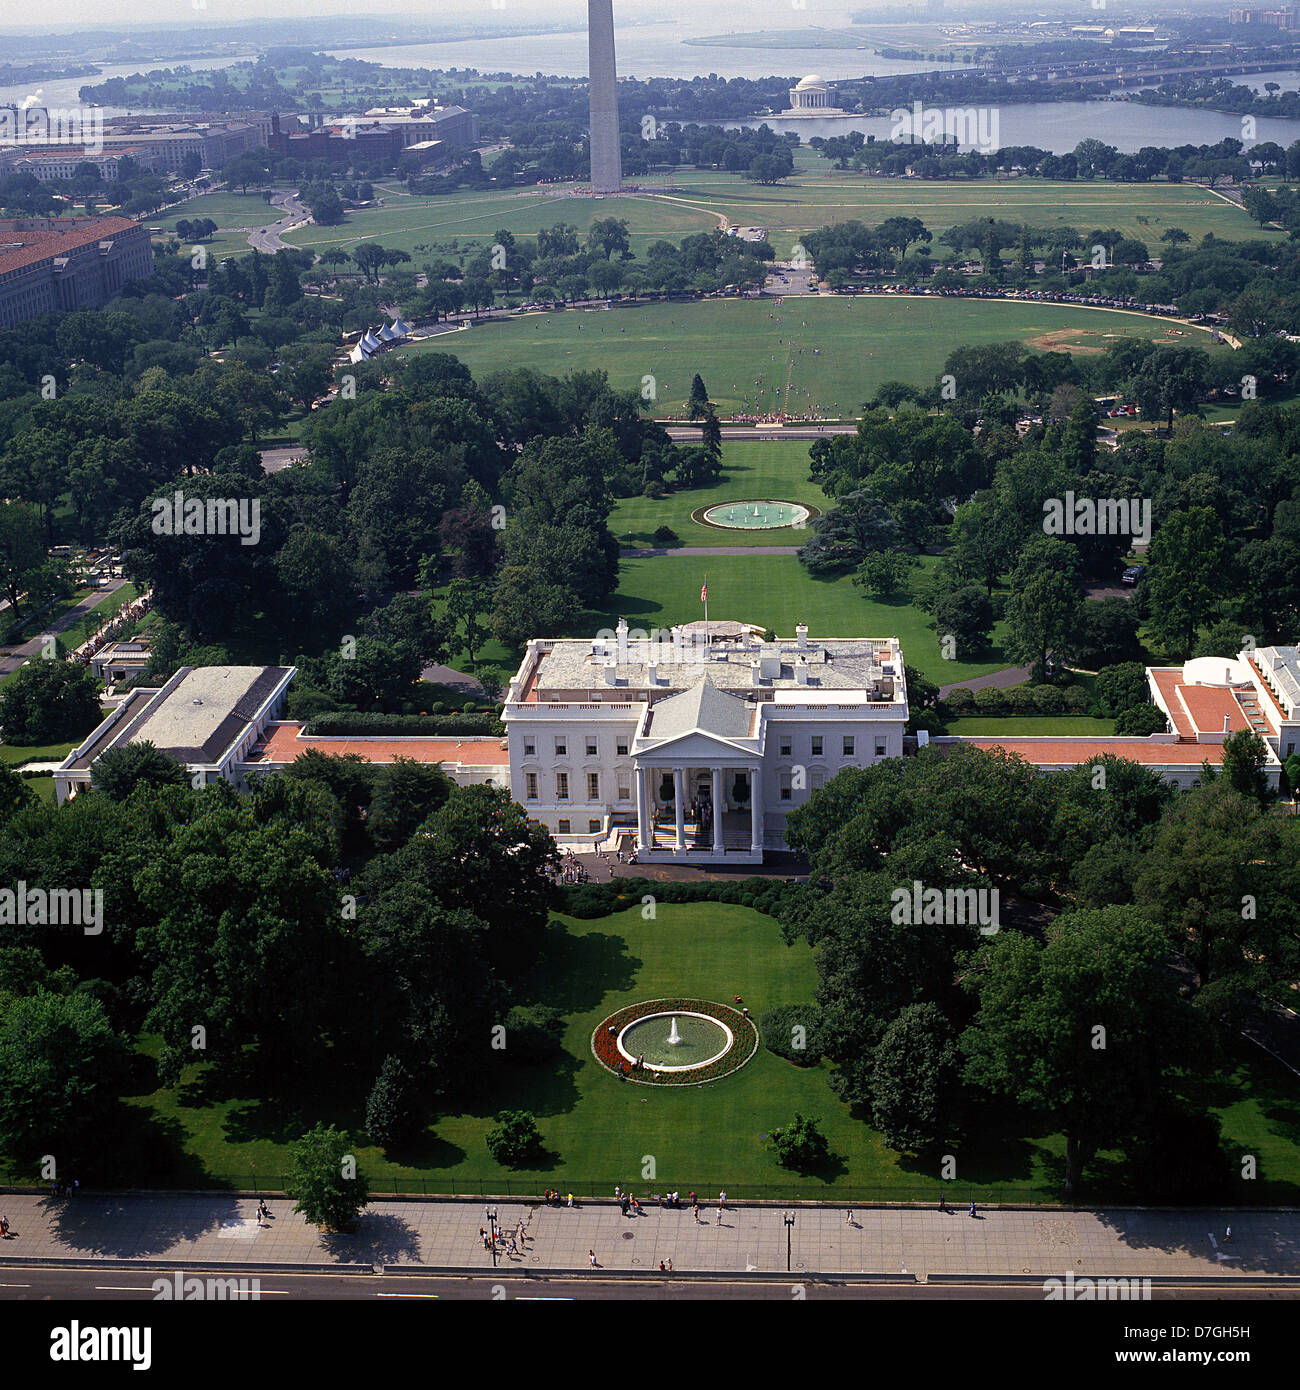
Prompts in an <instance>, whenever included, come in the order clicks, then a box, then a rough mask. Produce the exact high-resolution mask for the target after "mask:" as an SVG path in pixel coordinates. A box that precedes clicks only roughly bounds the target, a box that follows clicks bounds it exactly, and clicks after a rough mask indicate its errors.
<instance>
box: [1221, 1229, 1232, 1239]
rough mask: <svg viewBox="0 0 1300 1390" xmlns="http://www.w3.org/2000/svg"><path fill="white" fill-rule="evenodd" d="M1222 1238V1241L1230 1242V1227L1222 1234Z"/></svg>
mask: <svg viewBox="0 0 1300 1390" xmlns="http://www.w3.org/2000/svg"><path fill="white" fill-rule="evenodd" d="M1223 1238H1224V1240H1231V1239H1232V1227H1231V1226H1229V1227H1228V1229H1227V1230H1226V1231H1225V1232H1224V1233H1223Z"/></svg>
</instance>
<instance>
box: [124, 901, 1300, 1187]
mask: <svg viewBox="0 0 1300 1390" xmlns="http://www.w3.org/2000/svg"><path fill="white" fill-rule="evenodd" d="M815 984H816V973H815V967H814V961H813V956H812V952H811V950H810V949H809V948H808V946H807V945H806V944H804V943H803V942H799V943H796V944H795V945H793V946H789V947H787V946H785V945H784V944H783V943H782V940H781V934H780V929H779V927H778V926H777V924H776V922H775V921H773V920H772V919H771V918H768V917H764V916H762V915H761V914H759V913H756V912H753V911H752V910H750V909H748V908H744V907H739V906H731V905H725V904H717V903H699V904H681V905H672V904H662V905H660V906H659V908H658V911H657V914H656V919H655V920H654V921H645V920H643V918H642V915H641V909H640V906H639V905H636V906H633V907H631V908H630V909H628V910H626V911H623V912H619V913H615V914H614V915H612V916H609V917H605V918H601V919H598V920H595V921H578V920H576V919H573V918H557V919H555V920H554V922H553V925H552V928H551V932H550V936H549V941H548V946H547V950H546V954H545V956H544V958H543V960H542V962H541V963H540V966H539V968H538V969H537V970H536V971H535V972H534V974H533V976H532V977H531V986H532V995H533V1000H534V1001H535V1002H545V1003H548V1004H551V1005H553V1006H554V1007H557V1008H559V1009H560V1010H561V1011H562V1012H563V1013H564V1014H565V1015H566V1018H567V1025H566V1029H565V1033H564V1038H563V1049H564V1051H563V1054H562V1055H561V1056H560V1057H559V1058H558V1060H555V1061H552V1062H549V1063H545V1062H544V1063H532V1064H526V1063H519V1064H517V1065H515V1066H511V1065H510V1063H509V1062H508V1061H507V1060H505V1058H504V1056H503V1057H502V1059H501V1062H500V1070H499V1071H498V1073H497V1075H496V1076H495V1077H493V1078H492V1079H490V1080H489V1081H488V1082H487V1083H486V1084H485V1086H484V1095H483V1099H482V1102H481V1103H480V1104H476V1105H473V1106H470V1107H468V1108H466V1109H463V1110H460V1111H458V1112H455V1113H448V1114H444V1115H440V1116H438V1117H437V1118H436V1119H435V1120H434V1122H433V1124H432V1125H431V1127H430V1129H429V1131H426V1133H425V1134H424V1135H423V1136H422V1137H421V1138H420V1139H419V1140H417V1141H416V1142H415V1143H414V1144H412V1145H411V1146H410V1147H409V1148H408V1149H405V1150H403V1151H401V1152H400V1153H399V1152H392V1153H382V1152H380V1151H379V1150H377V1149H375V1148H373V1147H367V1146H364V1145H362V1146H359V1147H358V1148H357V1150H356V1152H357V1156H358V1162H359V1166H360V1168H361V1170H362V1172H363V1173H364V1174H365V1175H366V1176H367V1178H368V1179H369V1181H370V1184H371V1188H372V1190H373V1191H376V1192H392V1191H411V1190H417V1191H418V1190H420V1188H421V1187H422V1186H423V1187H424V1188H426V1189H427V1190H429V1191H433V1192H439V1191H441V1192H447V1191H461V1192H465V1191H479V1190H481V1191H484V1192H488V1193H501V1192H503V1191H507V1190H514V1191H532V1192H536V1191H540V1189H541V1188H542V1187H545V1186H546V1185H548V1184H550V1185H552V1186H557V1187H559V1188H560V1190H561V1191H570V1190H571V1191H573V1192H575V1193H576V1194H577V1195H578V1196H579V1197H586V1196H589V1195H592V1194H593V1193H598V1194H607V1193H608V1192H610V1191H612V1190H613V1185H614V1184H615V1183H621V1184H623V1185H624V1186H628V1185H633V1186H634V1187H635V1189H636V1190H637V1191H640V1192H647V1191H658V1190H662V1189H665V1188H674V1187H676V1188H680V1189H681V1190H682V1191H689V1190H690V1189H692V1188H694V1189H697V1190H699V1191H706V1190H711V1189H716V1188H718V1187H726V1189H727V1190H728V1192H729V1193H730V1194H731V1195H732V1196H733V1197H735V1198H738V1199H743V1198H746V1197H753V1196H764V1195H767V1196H775V1195H778V1194H779V1195H784V1194H786V1193H789V1194H790V1195H791V1196H798V1197H802V1198H816V1197H818V1196H822V1197H825V1198H828V1199H831V1200H834V1199H836V1198H840V1197H846V1196H856V1197H857V1198H858V1199H861V1197H862V1196H864V1195H870V1196H876V1197H879V1198H882V1199H889V1198H893V1199H896V1200H908V1199H912V1200H932V1199H933V1196H934V1186H933V1176H932V1174H933V1163H932V1162H931V1161H930V1160H918V1159H913V1158H910V1157H908V1156H905V1155H900V1154H897V1153H895V1152H893V1151H892V1150H890V1149H888V1148H886V1147H885V1145H884V1143H883V1141H882V1140H881V1138H880V1136H879V1135H878V1134H876V1133H875V1132H874V1131H872V1130H871V1129H870V1128H869V1127H868V1126H867V1125H866V1124H865V1123H864V1121H863V1118H862V1117H861V1116H860V1115H857V1114H855V1113H852V1112H851V1111H850V1109H849V1107H848V1106H846V1105H845V1104H844V1103H843V1102H842V1101H840V1100H839V1099H837V1097H836V1096H835V1095H834V1093H833V1092H832V1091H831V1089H830V1086H829V1084H828V1082H829V1075H830V1070H831V1069H830V1066H829V1064H828V1063H825V1062H823V1063H822V1064H820V1065H819V1066H817V1067H811V1068H798V1067H795V1066H793V1065H791V1064H790V1063H788V1062H785V1061H783V1060H781V1059H779V1058H777V1057H776V1056H774V1055H773V1054H771V1053H770V1052H768V1051H767V1050H766V1049H765V1048H762V1047H760V1049H759V1051H758V1053H757V1054H756V1055H755V1057H754V1059H753V1060H752V1061H751V1062H750V1063H749V1064H748V1065H747V1066H746V1067H744V1068H743V1069H742V1070H741V1071H739V1072H737V1073H735V1074H733V1075H732V1076H730V1077H727V1078H725V1079H723V1080H722V1081H719V1082H716V1083H713V1084H710V1085H707V1086H701V1087H698V1088H697V1087H672V1088H650V1087H646V1086H638V1085H630V1084H627V1083H624V1082H620V1081H618V1080H617V1079H616V1078H615V1077H614V1076H612V1075H611V1074H610V1073H609V1072H607V1071H605V1070H604V1068H602V1067H601V1066H600V1065H599V1064H598V1063H597V1062H596V1061H595V1060H594V1058H593V1057H592V1056H591V1052H590V1039H591V1034H592V1031H593V1029H594V1028H595V1027H596V1025H597V1024H598V1023H599V1022H600V1021H601V1019H603V1018H604V1017H605V1016H606V1015H608V1014H610V1013H612V1012H613V1011H614V1010H616V1009H618V1008H621V1007H622V1006H623V1005H625V1004H630V1003H633V1002H636V1001H637V1000H642V999H655V998H662V997H666V996H671V995H687V996H696V997H703V998H709V999H716V1000H721V1001H730V1000H731V999H732V997H733V996H734V995H737V994H739V995H740V996H741V997H742V999H743V1000H744V1003H745V1004H746V1006H747V1007H748V1008H749V1009H750V1011H751V1014H752V1015H753V1016H754V1017H755V1018H756V1019H758V1018H761V1017H762V1015H763V1014H764V1013H766V1012H767V1011H768V1010H769V1009H771V1008H774V1007H776V1006H777V1005H780V1004H798V1003H801V1002H804V1001H806V1000H808V999H810V998H811V997H812V994H813V990H814V988H815ZM155 1050H156V1040H151V1041H149V1042H147V1043H146V1044H145V1045H144V1047H143V1048H142V1051H143V1052H144V1053H150V1054H151V1053H153V1052H154V1051H155ZM140 1060H141V1066H140V1067H139V1068H138V1072H139V1075H140V1077H141V1082H142V1083H143V1082H144V1081H145V1076H146V1074H147V1070H148V1068H147V1066H146V1065H145V1058H144V1057H143V1056H142V1057H141V1059H140ZM206 1072H207V1068H206V1067H204V1066H196V1067H190V1068H187V1069H186V1073H185V1077H184V1081H183V1084H182V1086H181V1087H180V1088H178V1089H177V1090H176V1091H151V1090H149V1089H148V1088H147V1084H146V1085H145V1088H144V1089H142V1090H141V1091H139V1092H138V1093H135V1094H133V1096H132V1097H131V1099H130V1102H129V1103H130V1105H131V1106H132V1107H133V1108H136V1109H137V1110H138V1111H139V1112H140V1113H139V1118H140V1120H141V1125H142V1129H143V1130H144V1131H146V1135H147V1137H148V1138H149V1139H150V1142H151V1147H150V1148H149V1150H148V1152H147V1156H146V1157H145V1158H144V1162H145V1163H146V1170H147V1171H148V1173H149V1181H150V1183H162V1184H163V1185H189V1184H194V1185H212V1184H213V1183H216V1182H224V1183H227V1184H230V1185H233V1186H239V1187H244V1188H249V1187H253V1188H256V1187H262V1188H266V1187H278V1186H279V1182H280V1178H281V1176H282V1175H283V1174H284V1173H285V1171H286V1170H287V1166H288V1147H289V1144H290V1143H292V1141H293V1140H294V1139H295V1138H296V1137H297V1136H298V1134H300V1133H301V1132H302V1131H303V1130H304V1129H306V1128H308V1127H310V1126H311V1125H312V1124H313V1123H315V1121H316V1120H317V1119H327V1120H330V1121H333V1122H335V1123H338V1124H340V1125H342V1126H344V1127H346V1128H349V1129H350V1130H352V1131H353V1132H355V1131H356V1129H357V1128H358V1127H359V1124H360V1120H361V1114H362V1110H363V1101H364V1088H354V1087H353V1086H351V1085H350V1084H343V1083H342V1081H341V1073H340V1074H335V1073H333V1072H331V1075H330V1076H329V1077H321V1078H319V1079H316V1080H314V1081H313V1082H312V1083H311V1087H312V1089H311V1091H310V1093H308V1092H307V1091H303V1092H300V1093H296V1094H294V1095H292V1096H286V1097H283V1098H280V1099H277V1100H275V1101H260V1100H257V1099H255V1098H253V1097H252V1096H251V1095H249V1096H244V1095H238V1094H236V1095H232V1094H229V1093H218V1092H217V1091H216V1089H215V1087H213V1086H210V1085H209V1081H208V1078H207V1077H206V1075H205V1074H206ZM356 1090H359V1091H360V1095H358V1094H355V1093H354V1091H356ZM1198 1098H1199V1099H1200V1101H1201V1103H1203V1104H1204V1105H1206V1106H1207V1107H1209V1108H1213V1109H1215V1110H1216V1112H1217V1113H1219V1114H1221V1115H1222V1116H1223V1117H1224V1139H1225V1145H1226V1147H1227V1148H1228V1149H1229V1151H1230V1152H1237V1151H1238V1149H1237V1147H1235V1146H1238V1145H1243V1144H1244V1145H1245V1147H1244V1148H1242V1149H1241V1150H1240V1151H1242V1152H1250V1153H1254V1154H1256V1155H1258V1156H1259V1162H1260V1177H1261V1179H1262V1181H1259V1182H1257V1183H1251V1184H1249V1187H1250V1188H1251V1189H1252V1191H1251V1192H1250V1193H1249V1194H1247V1195H1248V1196H1250V1197H1251V1198H1254V1199H1256V1200H1261V1201H1266V1200H1269V1199H1270V1197H1272V1198H1274V1199H1282V1198H1284V1197H1285V1198H1289V1199H1293V1198H1294V1196H1295V1195H1296V1193H1297V1188H1296V1186H1295V1176H1296V1173H1297V1158H1298V1157H1300V1155H1298V1154H1297V1148H1296V1145H1297V1140H1298V1139H1300V1135H1298V1134H1297V1126H1296V1123H1295V1119H1294V1109H1293V1108H1291V1104H1292V1103H1293V1099H1294V1086H1293V1084H1292V1083H1291V1079H1290V1078H1289V1077H1288V1076H1287V1074H1286V1073H1285V1072H1283V1070H1282V1068H1281V1067H1280V1066H1278V1065H1277V1064H1276V1063H1273V1062H1271V1060H1270V1059H1269V1058H1268V1057H1267V1056H1265V1055H1264V1054H1263V1053H1261V1052H1245V1051H1244V1044H1243V1045H1242V1050H1241V1052H1240V1055H1234V1056H1232V1057H1231V1058H1230V1060H1229V1063H1228V1065H1227V1066H1226V1067H1225V1069H1224V1070H1222V1071H1221V1072H1218V1073H1216V1074H1215V1075H1213V1076H1211V1077H1208V1078H1206V1080H1205V1082H1204V1083H1203V1085H1202V1087H1201V1093H1200V1095H1199V1097H1198ZM502 1108H512V1109H513V1108H519V1109H526V1110H529V1111H531V1112H532V1113H533V1114H534V1115H536V1117H537V1121H538V1125H539V1127H540V1129H541V1132H542V1137H543V1141H544V1144H545V1146H546V1149H547V1151H548V1158H547V1161H546V1162H545V1163H544V1164H541V1165H539V1166H538V1167H537V1168H535V1169H524V1170H517V1171H515V1170H507V1169H504V1168H502V1167H501V1166H500V1165H499V1164H497V1163H496V1161H495V1160H494V1159H492V1158H491V1156H490V1155H489V1154H488V1152H487V1148H486V1144H485V1142H484V1140H485V1136H486V1134H487V1131H488V1130H489V1129H490V1128H491V1127H492V1125H493V1123H494V1119H493V1117H494V1116H495V1113H496V1112H497V1111H498V1110H499V1109H502ZM796 1110H797V1111H800V1112H801V1113H803V1114H805V1115H810V1116H812V1117H814V1118H815V1119H817V1120H818V1121H819V1123H820V1125H821V1128H822V1130H823V1132H824V1133H825V1134H826V1136H827V1139H828V1140H829V1145H830V1151H831V1154H832V1156H833V1161H832V1164H831V1167H830V1168H829V1169H828V1170H827V1171H826V1172H824V1173H822V1174H817V1175H807V1176H803V1175H798V1174H795V1173H791V1172H788V1171H787V1170H785V1169H783V1168H781V1167H779V1166H778V1165H777V1163H776V1161H775V1160H774V1158H773V1157H772V1156H771V1154H770V1152H769V1151H768V1150H767V1148H766V1145H765V1142H764V1141H765V1137H766V1135H767V1134H768V1133H769V1132H770V1131H771V1129H772V1127H773V1126H774V1125H777V1124H780V1123H782V1122H786V1121H788V1120H789V1119H790V1118H792V1116H793V1115H794V1113H795V1111H796ZM972 1118H973V1120H974V1121H975V1122H974V1123H972V1124H970V1125H969V1126H968V1131H969V1133H970V1134H971V1135H972V1136H973V1137H971V1138H968V1139H967V1140H966V1141H965V1142H964V1143H963V1144H962V1145H961V1146H960V1147H959V1148H958V1149H957V1150H956V1152H957V1153H958V1157H959V1169H958V1184H959V1186H960V1189H961V1195H962V1200H966V1198H967V1197H968V1196H969V1197H974V1198H976V1199H977V1200H980V1201H997V1200H1002V1201H1009V1200H1026V1201H1051V1200H1054V1199H1055V1198H1056V1196H1057V1192H1056V1190H1055V1183H1056V1182H1057V1181H1059V1176H1060V1167H1061V1164H1060V1157H1061V1152H1062V1149H1063V1142H1062V1140H1061V1138H1060V1136H1059V1135H1055V1134H1053V1133H1051V1127H1050V1126H1049V1125H1043V1124H1040V1123H1037V1122H1036V1121H1035V1119H1034V1117H1033V1116H1026V1115H1024V1114H1011V1113H1005V1112H1004V1113H1002V1114H1000V1115H998V1114H994V1113H993V1112H991V1111H985V1112H982V1113H981V1114H980V1115H978V1116H975V1117H972ZM141 1137H145V1136H137V1138H141ZM647 1155H650V1156H653V1158H654V1162H655V1177H654V1180H653V1181H650V1182H646V1181H645V1180H644V1178H643V1172H644V1166H643V1165H644V1163H645V1159H646V1156H647ZM1107 1166H1108V1165H1106V1164H1105V1163H1103V1164H1101V1165H1099V1167H1098V1170H1097V1171H1098V1175H1099V1176H1100V1177H1107V1176H1109V1177H1111V1178H1112V1180H1119V1175H1117V1174H1110V1173H1107V1172H1106V1168H1107Z"/></svg>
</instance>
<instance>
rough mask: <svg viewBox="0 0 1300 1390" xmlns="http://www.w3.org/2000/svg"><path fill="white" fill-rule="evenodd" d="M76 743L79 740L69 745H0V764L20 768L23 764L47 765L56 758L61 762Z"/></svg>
mask: <svg viewBox="0 0 1300 1390" xmlns="http://www.w3.org/2000/svg"><path fill="white" fill-rule="evenodd" d="M78 742H80V740H74V741H72V742H69V743H0V763H8V765H9V766H10V767H21V766H22V765H23V763H49V762H53V761H54V760H55V759H56V758H57V759H58V760H59V761H60V762H62V761H63V759H64V758H66V757H67V756H68V754H69V753H71V752H72V750H73V749H74V748H75V747H76V746H77V743H78ZM51 782H53V779H52V778H51Z"/></svg>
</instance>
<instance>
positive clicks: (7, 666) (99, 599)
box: [0, 579, 126, 679]
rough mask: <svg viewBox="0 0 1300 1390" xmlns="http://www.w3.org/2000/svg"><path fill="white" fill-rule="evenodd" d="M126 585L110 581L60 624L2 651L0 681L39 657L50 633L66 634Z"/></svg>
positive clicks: (46, 628)
mask: <svg viewBox="0 0 1300 1390" xmlns="http://www.w3.org/2000/svg"><path fill="white" fill-rule="evenodd" d="M125 583H126V580H125V579H114V580H112V581H110V582H109V583H108V584H105V585H104V587H103V588H102V589H97V590H96V591H95V592H94V593H93V594H88V595H87V596H86V597H85V598H83V599H82V600H81V602H80V603H78V604H77V605H76V606H75V607H73V608H69V609H68V610H67V612H66V613H64V614H63V615H62V616H61V617H60V618H59V620H58V622H56V623H53V624H51V625H50V626H49V627H45V628H42V629H41V631H40V632H39V633H37V635H36V636H35V637H31V638H28V640H27V641H26V642H24V643H23V644H22V645H21V646H18V647H7V648H5V649H4V650H3V651H0V679H2V678H3V677H5V676H9V675H12V674H13V673H14V672H15V671H16V670H17V669H18V668H19V667H20V666H23V665H25V664H26V663H27V662H28V661H30V660H32V658H33V657H36V656H39V655H40V652H41V646H42V644H43V643H44V641H45V638H46V636H47V635H48V634H49V633H51V632H55V633H58V632H66V631H67V629H68V628H70V627H71V626H72V625H73V624H74V623H75V622H76V621H77V619H78V618H80V617H81V615H82V614H83V613H85V612H87V611H88V610H89V609H91V608H94V607H96V606H97V605H98V604H101V603H103V601H104V600H105V599H106V598H108V597H110V595H112V594H115V593H117V591H118V590H119V589H120V588H121V587H122V586H123V585H124V584H125Z"/></svg>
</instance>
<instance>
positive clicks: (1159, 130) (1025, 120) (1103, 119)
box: [718, 79, 1300, 154]
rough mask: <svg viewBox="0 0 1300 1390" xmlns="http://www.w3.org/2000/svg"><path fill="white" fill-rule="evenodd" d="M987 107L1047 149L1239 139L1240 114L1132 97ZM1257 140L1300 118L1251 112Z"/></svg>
mask: <svg viewBox="0 0 1300 1390" xmlns="http://www.w3.org/2000/svg"><path fill="white" fill-rule="evenodd" d="M1270 80H1272V79H1270ZM963 109H964V108H963ZM973 109H975V110H977V111H978V110H980V109H981V108H979V107H975V108H973ZM983 109H986V110H987V109H990V108H983ZM991 109H992V110H993V111H996V113H997V117H998V121H997V140H996V143H997V144H999V145H1033V146H1034V147H1035V148H1037V149H1040V150H1051V151H1052V153H1053V154H1068V153H1069V152H1070V151H1071V150H1072V149H1074V147H1075V146H1076V145H1077V144H1078V143H1079V141H1080V140H1084V139H1087V138H1088V137H1089V136H1091V137H1092V138H1093V139H1095V140H1101V141H1103V142H1104V143H1105V144H1107V145H1114V146H1115V148H1116V149H1117V150H1119V151H1120V152H1121V153H1122V154H1134V153H1136V152H1137V151H1138V150H1140V149H1141V148H1142V146H1143V145H1166V146H1173V145H1213V144H1215V143H1217V142H1218V141H1219V140H1222V139H1223V138H1224V136H1227V135H1231V136H1233V137H1235V138H1236V139H1238V140H1241V139H1242V138H1243V136H1242V128H1241V122H1242V118H1241V117H1240V116H1236V115H1232V114H1231V113H1229V112H1226V111H1192V110H1188V109H1186V108H1184V107H1176V106H1145V105H1142V104H1141V103H1139V102H1133V101H1056V102H1024V103H1007V104H1005V105H1003V106H998V107H994V108H991ZM765 121H766V124H767V125H768V126H770V127H771V128H772V129H773V130H775V131H779V132H783V131H787V130H792V131H795V132H796V133H797V134H798V135H799V137H800V139H801V140H803V142H804V144H807V143H808V141H809V140H811V139H812V138H813V137H814V136H815V135H821V136H825V137H827V138H829V137H831V136H834V135H847V134H848V133H849V131H851V130H860V131H862V132H863V133H864V134H866V135H874V136H875V137H876V139H877V140H888V139H890V137H891V134H892V133H893V130H894V124H895V123H894V121H893V120H892V119H891V118H890V117H889V116H849V117H844V118H839V119H831V120H823V119H821V118H820V117H814V118H811V119H796V120H786V121H783V120H782V119H781V118H780V117H779V116H768V117H766V118H765ZM763 123H764V122H763V121H760V120H748V121H723V122H719V123H718V124H722V125H727V126H758V125H761V124H763ZM1261 140H1276V141H1277V143H1278V144H1279V145H1282V146H1286V145H1289V144H1290V143H1291V142H1292V141H1293V140H1300V120H1282V119H1276V118H1265V117H1262V116H1260V117H1257V118H1256V121H1255V135H1254V139H1253V140H1248V141H1246V143H1247V145H1250V144H1253V143H1256V142H1258V141H1261Z"/></svg>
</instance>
